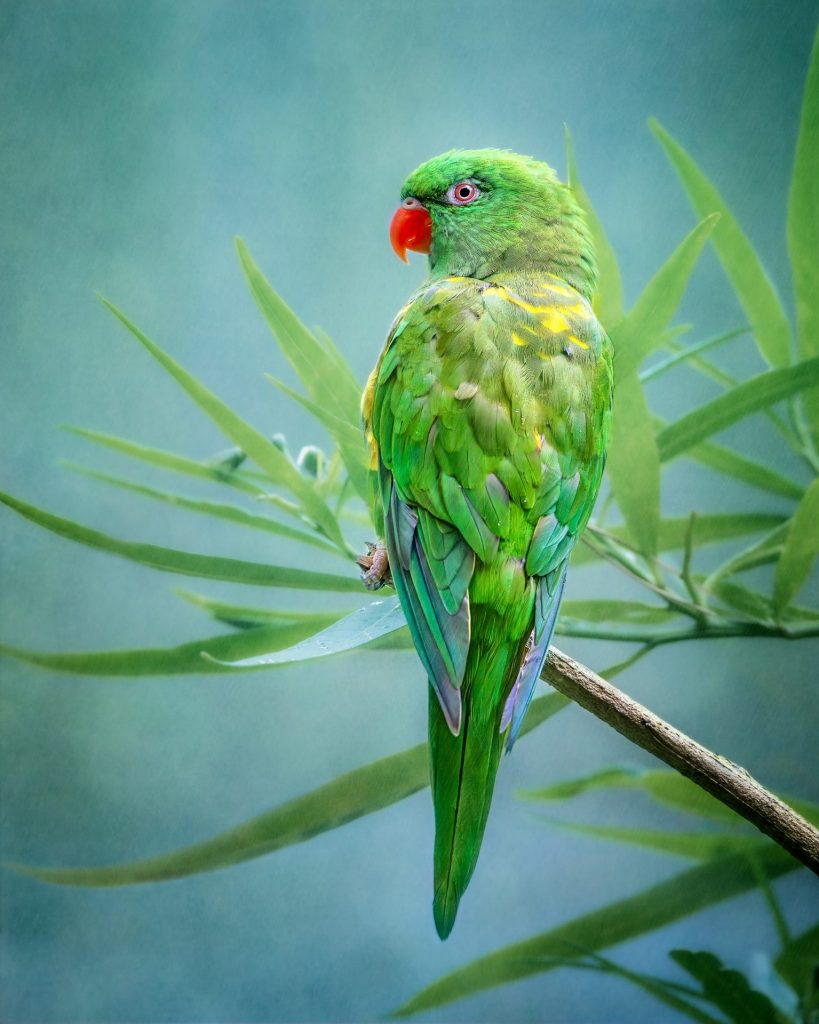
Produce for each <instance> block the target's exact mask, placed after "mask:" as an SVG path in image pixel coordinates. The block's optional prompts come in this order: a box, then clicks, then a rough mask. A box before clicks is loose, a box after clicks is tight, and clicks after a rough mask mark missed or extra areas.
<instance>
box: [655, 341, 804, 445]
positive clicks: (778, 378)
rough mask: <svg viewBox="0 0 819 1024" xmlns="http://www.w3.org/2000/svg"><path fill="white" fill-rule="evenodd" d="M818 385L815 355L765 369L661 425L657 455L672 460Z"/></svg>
mask: <svg viewBox="0 0 819 1024" xmlns="http://www.w3.org/2000/svg"><path fill="white" fill-rule="evenodd" d="M817 384H819V356H817V357H816V358H814V359H809V360H807V361H806V362H802V363H798V364H797V365H796V366H786V367H783V368H781V369H777V370H767V371H766V372H765V373H760V374H757V376H756V377H751V378H750V379H749V380H746V381H743V382H742V383H741V384H738V385H737V386H736V387H735V388H733V389H732V390H731V391H728V392H726V393H725V394H723V395H719V396H718V397H717V398H714V399H712V400H711V401H710V402H707V403H706V404H705V405H702V406H700V407H699V408H698V409H694V410H692V411H691V412H690V413H688V414H687V415H685V416H683V417H681V418H680V419H678V420H677V421H676V422H674V423H671V424H669V426H667V427H664V428H663V430H661V431H660V433H659V435H658V436H657V444H658V446H659V449H660V458H661V459H662V460H663V462H666V461H667V460H668V459H673V458H675V457H676V456H678V455H681V454H682V453H683V452H686V451H688V450H689V449H690V448H693V446H694V445H696V444H699V442H700V441H704V440H705V439H706V438H707V437H710V436H711V435H712V434H716V433H718V432H719V431H721V430H725V428H726V427H730V426H731V425H732V424H733V423H736V422H738V421H739V420H741V419H743V418H744V417H746V416H750V415H751V413H755V412H760V411H761V410H763V409H767V408H769V407H770V406H772V405H775V404H776V403H777V402H781V401H782V400H783V399H784V398H789V397H790V396H791V395H795V394H798V393H799V392H800V391H804V390H805V389H806V388H810V387H813V386H815V385H817Z"/></svg>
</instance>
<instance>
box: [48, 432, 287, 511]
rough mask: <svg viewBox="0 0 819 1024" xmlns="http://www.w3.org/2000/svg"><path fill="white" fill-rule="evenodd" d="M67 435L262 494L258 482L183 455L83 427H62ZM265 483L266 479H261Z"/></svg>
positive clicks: (177, 471) (233, 471) (142, 460)
mask: <svg viewBox="0 0 819 1024" xmlns="http://www.w3.org/2000/svg"><path fill="white" fill-rule="evenodd" d="M64 429H65V430H67V431H68V432H69V433H71V434H76V435H77V436H78V437H82V438H85V440H87V441H93V442H95V443H96V444H101V445H103V446H104V447H106V448H111V449H112V450H113V451H116V452H120V453H121V454H122V455H128V456H130V457H131V458H133V459H139V460H140V461H141V462H147V463H149V464H150V465H152V466H159V467H160V469H169V470H172V471H173V472H176V473H184V474H185V475H186V476H194V477H198V478H199V479H200V480H211V481H213V482H214V483H218V484H227V485H228V486H230V487H236V488H238V489H239V490H240V491H245V492H246V493H247V494H253V495H255V496H257V497H259V496H261V495H264V494H265V489H264V487H262V486H260V485H259V483H258V482H254V481H253V480H252V479H248V476H249V474H247V473H238V472H237V471H236V470H230V469H223V468H222V467H219V466H212V465H208V464H206V463H204V462H197V461H196V459H188V458H186V457H185V456H184V455H176V454H174V453H173V452H165V451H162V450H160V449H159V448H148V447H146V446H145V445H142V444H137V443H136V442H135V441H128V440H126V439H125V438H124V437H115V436H114V435H113V434H102V433H100V432H99V431H97V430H86V429H85V428H84V427H71V426H67V427H64ZM265 479H267V478H265Z"/></svg>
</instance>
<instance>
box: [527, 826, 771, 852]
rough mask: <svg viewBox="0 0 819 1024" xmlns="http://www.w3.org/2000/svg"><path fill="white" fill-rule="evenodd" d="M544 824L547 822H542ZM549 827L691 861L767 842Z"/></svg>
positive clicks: (716, 835)
mask: <svg viewBox="0 0 819 1024" xmlns="http://www.w3.org/2000/svg"><path fill="white" fill-rule="evenodd" d="M541 820H544V819H541ZM545 821H546V823H547V824H549V825H552V826H554V827H556V828H560V829H564V830H565V831H567V832H576V833H578V834H579V835H584V836H590V837H591V838H593V839H606V840H610V841H613V842H616V843H628V844H629V845H631V846H640V847H643V848H644V849H646V850H654V851H655V852H657V853H668V854H671V855H672V856H674V857H687V858H690V859H692V860H713V859H714V858H715V857H724V856H725V855H727V854H729V853H739V852H742V851H744V852H754V851H756V850H757V849H760V848H761V847H762V846H765V845H766V844H767V840H765V839H759V838H756V837H754V836H744V835H736V834H732V833H727V832H680V831H677V830H674V829H650V828H627V827H625V826H619V825H585V824H582V823H580V822H575V821H558V820H556V819H553V818H549V819H545Z"/></svg>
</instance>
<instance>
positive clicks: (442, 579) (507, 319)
mask: <svg viewBox="0 0 819 1024" xmlns="http://www.w3.org/2000/svg"><path fill="white" fill-rule="evenodd" d="M401 198H402V203H401V205H400V206H399V208H398V210H397V211H396V213H395V215H394V217H393V221H392V225H391V230H390V235H391V240H392V244H393V247H394V248H395V250H396V252H397V253H398V255H399V256H400V257H401V258H402V259H405V260H406V250H407V249H412V250H414V251H417V252H425V253H428V255H429V276H428V277H427V279H426V280H425V281H424V283H423V284H422V285H421V287H420V288H419V289H418V290H417V291H416V292H415V293H414V294H413V295H412V297H411V298H410V300H409V302H408V303H407V304H406V306H404V308H403V309H402V310H401V311H400V313H399V314H398V316H397V317H396V319H395V322H394V323H393V326H392V328H391V330H390V332H389V335H388V337H387V342H386V346H385V347H384V350H383V352H382V353H381V356H380V358H379V360H378V363H377V364H376V367H375V369H374V370H373V372H372V374H371V375H370V378H369V381H368V383H367V387H366V389H365V391H364V396H363V399H362V413H363V420H364V427H365V431H366V435H367V439H368V443H369V446H370V453H371V460H372V461H371V469H372V470H373V474H372V477H373V480H374V485H375V488H376V501H375V505H376V510H377V514H376V520H377V521H376V526H377V528H378V530H379V534H380V535H381V536H383V538H384V543H383V544H382V545H380V550H379V548H376V550H375V551H373V552H372V553H371V557H370V558H369V559H368V560H367V561H366V562H365V563H363V564H365V565H368V566H369V567H370V568H369V571H368V572H366V573H365V574H364V577H365V583H367V584H368V585H370V586H377V585H378V584H379V583H380V582H382V581H383V578H384V575H385V572H386V569H387V560H388V562H389V572H390V573H391V576H392V580H393V583H394V586H395V588H396V590H397V593H398V597H399V599H400V601H401V606H402V608H403V610H404V612H405V614H406V618H407V622H408V623H409V628H410V632H411V634H412V638H413V641H414V643H415V647H416V649H417V651H418V655H419V657H420V659H421V661H422V663H423V665H424V667H425V669H426V671H427V674H428V676H429V682H430V690H429V694H430V697H429V750H430V765H431V769H430V770H431V785H432V797H433V802H434V806H435V854H434V900H433V912H434V918H435V926H436V928H437V931H438V934H439V936H440V937H441V938H442V939H445V938H446V937H447V936H448V935H449V933H450V932H451V930H452V926H453V924H454V922H455V915H456V913H457V910H458V904H459V902H460V899H461V897H462V896H463V893H464V891H465V889H466V887H467V885H468V883H469V880H470V878H471V876H472V872H473V871H474V869H475V863H476V861H477V858H478V853H479V850H480V846H481V841H482V839H483V834H484V829H485V826H486V819H487V815H488V813H489V805H490V802H491V799H492V790H493V788H494V784H495V776H496V774H497V771H498V765H499V762H500V757H501V753H502V752H503V750H504V749H505V750H506V751H509V750H511V748H512V745H513V743H514V742H515V739H516V737H517V736H518V734H519V732H520V729H521V725H522V723H523V719H524V716H525V714H526V711H527V708H528V706H529V703H530V701H531V699H532V694H533V691H534V688H535V684H536V682H537V679H538V677H539V675H540V671H541V668H542V666H543V662H544V659H545V657H546V653H547V651H548V647H549V641H550V639H551V636H552V632H553V630H554V626H555V621H556V619H557V612H558V607H559V605H560V599H561V596H562V593H563V585H564V582H565V579H566V566H567V564H568V560H569V556H570V554H571V551H572V548H573V547H574V545H575V543H576V541H577V539H578V537H579V536H580V534H581V532H582V530H583V528H584V526H585V525H586V522H587V521H588V519H589V516H590V514H591V511H592V507H593V505H594V502H595V498H596V496H597V492H598V489H599V487H600V479H601V477H602V474H603V466H604V463H605V459H606V444H607V441H608V436H609V425H610V417H611V402H612V350H611V343H610V341H609V339H608V337H607V336H606V334H605V332H604V330H603V329H602V327H601V326H600V324H599V323H598V321H597V319H596V317H595V314H594V310H593V307H592V304H591V303H592V300H593V295H594V291H595V285H596V279H597V269H596V262H595V257H594V252H593V246H592V244H591V239H590V235H589V231H588V228H587V226H586V224H585V221H584V218H583V215H582V213H581V210H580V208H579V206H578V204H577V201H576V200H575V197H574V195H573V194H572V192H571V190H570V189H569V188H568V187H567V186H565V185H563V184H562V183H561V182H560V181H559V180H558V178H557V176H556V175H555V173H554V171H553V170H552V169H551V168H550V167H548V166H547V165H546V164H544V163H540V162H538V161H535V160H533V159H531V158H529V157H523V156H518V155H517V154H515V153H510V152H506V151H502V150H495V149H481V150H453V151H451V152H448V153H444V154H443V155H442V156H439V157H435V158H434V159H432V160H429V161H427V162H426V163H424V164H422V165H421V166H420V167H419V168H418V169H417V170H416V171H414V172H413V173H412V174H411V175H410V176H409V178H407V180H406V181H405V183H404V186H403V188H402V190H401ZM379 555H380V556H381V557H379Z"/></svg>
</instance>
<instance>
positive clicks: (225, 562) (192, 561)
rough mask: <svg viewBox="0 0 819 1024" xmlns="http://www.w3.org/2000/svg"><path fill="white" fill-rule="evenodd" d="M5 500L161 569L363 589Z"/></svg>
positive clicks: (62, 532)
mask: <svg viewBox="0 0 819 1024" xmlns="http://www.w3.org/2000/svg"><path fill="white" fill-rule="evenodd" d="M0 503H2V504H4V505H7V506H8V507H9V508H11V509H13V510H14V511H15V512H18V513H19V514H20V515H21V516H23V517H24V518H25V519H28V520H30V521H31V522H32V523H36V524H37V525H38V526H42V527H43V528H44V529H46V530H50V531H51V532H52V533H56V534H57V535H58V536H60V537H65V538H66V539H68V540H73V541H76V542H77V543H78V544H85V545H86V546H87V547H91V548H96V549H97V550H99V551H107V552H109V553H110V554H113V555H119V556H120V557H122V558H127V559H129V560H130V561H132V562H139V563H141V564H142V565H147V566H150V567H151V568H152V569H161V570H162V571H163V572H172V573H179V574H181V575H183V576H202V577H206V578H208V579H214V580H226V581H228V582H231V583H250V584H253V585H255V586H260V587H288V588H291V589H292V588H295V589H297V590H334V591H340V592H346V593H358V594H360V593H361V582H360V580H358V579H356V578H355V577H354V576H352V575H350V576H335V575H333V574H331V573H326V572H311V571H309V570H307V569H291V568H287V567H285V566H280V565H265V564H264V563H262V562H245V561H241V560H240V559H236V558H220V557H218V556H217V555H201V554H197V553H195V552H192V551H179V550H177V549H176V548H163V547H159V546H157V545H156V544H141V543H139V542H135V541H128V540H119V538H117V537H109V536H108V534H105V533H100V531H99V530H92V529H90V528H89V527H87V526H83V525H82V524H80V523H75V522H74V521H73V520H71V519H63V518H62V517H61V516H55V515H52V514H51V513H50V512H44V511H43V510H42V509H39V508H36V507H35V506H34V505H28V504H26V502H24V501H20V500H19V499H18V498H14V497H12V496H11V495H10V494H4V493H2V492H0Z"/></svg>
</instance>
